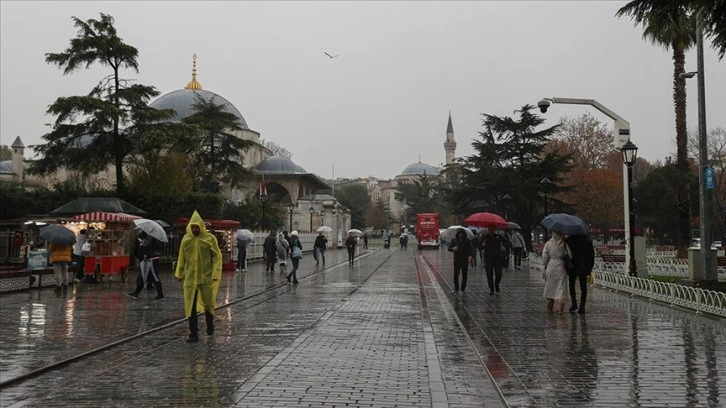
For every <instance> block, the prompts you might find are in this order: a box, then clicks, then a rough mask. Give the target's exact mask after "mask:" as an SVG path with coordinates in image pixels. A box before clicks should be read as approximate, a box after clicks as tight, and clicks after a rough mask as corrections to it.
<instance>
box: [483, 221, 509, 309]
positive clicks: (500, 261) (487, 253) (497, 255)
mask: <svg viewBox="0 0 726 408" xmlns="http://www.w3.org/2000/svg"><path fill="white" fill-rule="evenodd" d="M495 228H496V227H495V226H494V225H490V226H488V227H487V233H486V235H484V236H483V237H482V238H481V244H480V245H481V248H482V250H483V251H484V269H485V270H486V272H487V284H488V285H489V294H490V295H493V294H494V291H496V292H497V293H499V283H500V282H501V281H502V267H503V266H504V265H505V263H506V251H507V246H506V241H505V240H504V238H503V237H502V236H501V235H499V234H496V233H495V232H494V230H495Z"/></svg>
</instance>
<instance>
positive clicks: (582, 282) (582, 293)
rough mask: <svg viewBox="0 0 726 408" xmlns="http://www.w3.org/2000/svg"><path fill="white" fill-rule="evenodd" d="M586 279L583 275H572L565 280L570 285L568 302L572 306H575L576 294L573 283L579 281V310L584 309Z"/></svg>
mask: <svg viewBox="0 0 726 408" xmlns="http://www.w3.org/2000/svg"><path fill="white" fill-rule="evenodd" d="M587 277H588V275H586V274H584V273H579V274H578V273H574V274H571V275H568V276H567V280H568V281H569V284H570V300H572V306H577V293H576V292H575V281H576V280H577V279H580V307H579V308H580V309H584V308H585V301H586V300H587Z"/></svg>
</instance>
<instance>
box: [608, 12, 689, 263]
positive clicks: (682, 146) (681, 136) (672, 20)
mask: <svg viewBox="0 0 726 408" xmlns="http://www.w3.org/2000/svg"><path fill="white" fill-rule="evenodd" d="M616 16H618V17H622V16H629V17H630V18H631V20H633V21H634V22H635V25H642V26H643V38H644V39H645V40H648V41H650V42H652V43H653V44H655V45H659V46H662V47H665V48H667V49H670V50H671V52H672V54H673V56H672V58H673V105H674V107H675V119H676V157H677V159H676V165H677V166H678V206H677V209H678V226H679V229H678V256H679V257H680V258H684V257H685V256H686V249H687V248H688V246H689V244H690V241H691V240H690V231H689V230H690V228H689V219H690V207H691V206H690V201H689V183H688V180H689V173H690V169H689V165H688V150H687V148H688V146H687V144H688V129H687V124H686V80H685V78H682V77H681V74H682V73H684V72H685V63H686V51H688V49H690V48H691V47H693V46H694V45H695V44H696V17H695V10H694V9H693V8H692V4H689V2H684V1H680V0H633V1H631V2H629V3H628V4H626V5H625V6H623V7H621V8H620V9H619V10H618V12H617V13H616Z"/></svg>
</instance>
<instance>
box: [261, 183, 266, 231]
mask: <svg viewBox="0 0 726 408" xmlns="http://www.w3.org/2000/svg"><path fill="white" fill-rule="evenodd" d="M260 201H261V202H262V220H261V221H260V225H261V226H262V230H263V231H264V230H265V203H266V202H267V191H266V190H263V191H262V192H261V193H260Z"/></svg>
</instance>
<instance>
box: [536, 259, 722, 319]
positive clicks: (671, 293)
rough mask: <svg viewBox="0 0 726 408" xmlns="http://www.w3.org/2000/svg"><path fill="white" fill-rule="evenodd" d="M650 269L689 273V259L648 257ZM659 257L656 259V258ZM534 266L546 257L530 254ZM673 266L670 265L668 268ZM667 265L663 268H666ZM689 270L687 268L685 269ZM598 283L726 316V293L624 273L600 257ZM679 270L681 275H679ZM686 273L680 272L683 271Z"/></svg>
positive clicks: (702, 311) (699, 311) (619, 264)
mask: <svg viewBox="0 0 726 408" xmlns="http://www.w3.org/2000/svg"><path fill="white" fill-rule="evenodd" d="M648 261H649V262H648V271H649V272H650V273H651V274H656V275H669V274H671V273H658V272H656V271H655V270H656V269H657V268H666V269H667V270H668V271H671V272H672V274H671V275H672V276H683V277H685V276H688V260H685V263H683V262H682V261H684V260H676V259H675V258H674V259H672V261H673V262H670V261H665V260H663V259H661V260H659V262H654V264H651V262H650V261H651V259H650V258H649V259H648ZM654 261H655V260H654ZM529 266H530V268H531V269H536V270H542V268H543V265H542V258H541V257H539V256H536V255H534V254H530V256H529ZM668 268H670V269H668ZM666 269H663V270H666ZM723 269H724V268H719V280H726V279H724V278H725V277H726V276H725V275H726V271H724V270H723ZM684 270H685V272H683V271H684ZM593 272H594V274H595V284H597V285H599V286H601V287H604V288H609V289H613V290H615V291H619V292H625V293H630V294H631V296H635V295H637V296H642V297H646V298H648V299H651V300H657V301H661V302H665V303H668V304H669V305H670V306H681V307H685V308H689V309H693V310H695V311H696V313H711V314H714V315H718V316H722V317H726V293H724V292H716V291H712V290H707V289H702V288H694V287H690V286H684V285H679V284H675V283H667V282H659V281H655V280H652V279H643V278H636V277H631V276H628V275H626V274H625V273H624V268H623V264H622V263H617V264H616V263H610V262H607V263H606V262H602V261H598V262H596V263H595V268H594V270H593ZM676 273H678V274H679V275H676ZM681 273H682V274H683V275H680V274H681Z"/></svg>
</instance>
